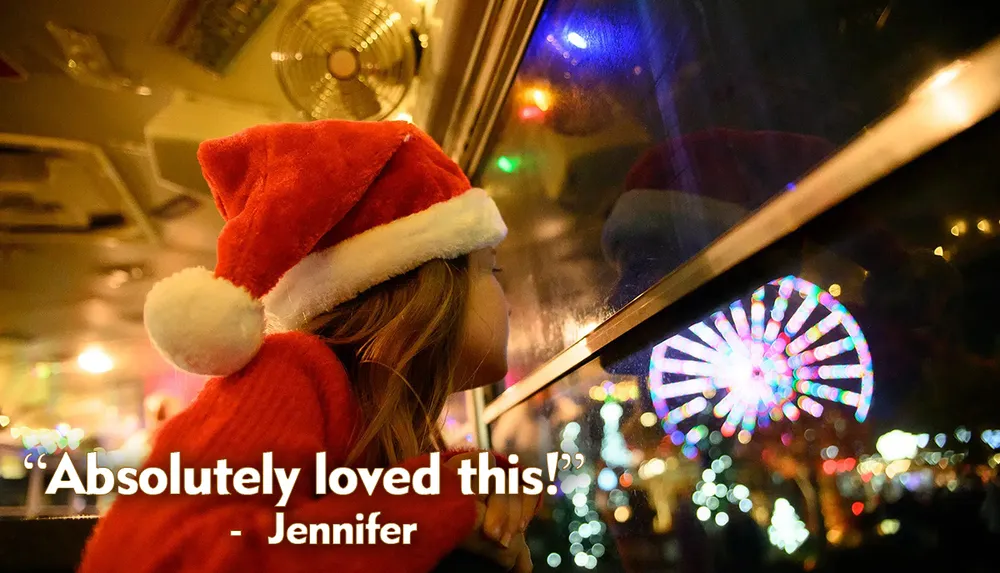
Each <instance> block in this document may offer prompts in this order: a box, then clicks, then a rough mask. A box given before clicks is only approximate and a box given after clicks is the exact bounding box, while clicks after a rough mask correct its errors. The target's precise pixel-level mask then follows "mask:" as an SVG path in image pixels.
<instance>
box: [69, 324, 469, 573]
mask: <svg viewBox="0 0 1000 573" xmlns="http://www.w3.org/2000/svg"><path fill="white" fill-rule="evenodd" d="M359 428H360V426H359V415H358V410H357V407H356V405H355V402H354V400H353V398H352V394H351V391H350V384H349V382H348V379H347V374H346V372H345V371H344V368H343V366H342V365H341V363H340V362H339V360H337V358H336V356H335V355H334V353H333V352H332V351H331V350H330V349H329V348H328V347H327V346H326V345H325V344H323V343H322V341H320V340H319V339H317V338H315V337H313V336H310V335H307V334H303V333H287V334H280V335H272V336H269V337H268V338H267V340H266V341H265V343H264V346H263V348H262V349H261V351H260V353H259V354H258V355H257V357H256V358H255V359H254V361H253V362H251V363H250V364H249V365H248V366H247V367H246V368H244V369H243V370H242V371H240V372H238V373H237V374H234V375H232V376H229V377H226V378H220V379H214V380H211V381H209V382H208V383H207V384H206V386H205V388H204V390H202V392H201V394H200V395H199V396H198V397H197V399H196V400H195V401H194V402H193V403H192V404H191V405H190V406H189V407H188V408H187V409H186V410H184V411H183V412H181V413H180V414H178V415H177V416H176V417H175V418H173V419H172V420H170V421H169V422H168V423H167V424H166V425H165V426H164V427H163V428H162V430H161V432H160V434H159V436H158V437H157V439H156V443H155V444H154V446H153V449H152V452H151V454H150V456H149V459H148V460H147V461H146V464H145V467H161V468H166V467H167V466H168V462H169V454H170V453H171V452H180V454H181V459H182V463H183V466H184V467H195V468H200V467H215V464H216V462H217V460H219V459H226V460H227V462H228V466H229V467H230V468H240V467H256V468H258V469H259V468H260V466H261V460H262V455H263V453H264V452H273V453H274V466H275V467H282V468H301V470H302V471H301V473H300V475H299V477H298V479H297V481H296V485H295V490H294V493H293V494H292V496H291V498H290V499H289V501H288V504H287V505H286V506H285V507H284V508H278V507H275V505H276V503H277V501H278V498H279V496H278V495H277V494H275V495H273V496H270V497H264V496H242V495H228V496H221V495H211V496H187V495H170V494H168V493H164V494H161V495H158V496H147V495H144V494H138V495H132V496H120V497H119V498H118V499H117V500H116V501H115V503H114V504H113V505H112V507H111V509H110V510H109V511H108V513H107V515H105V516H104V517H103V518H102V519H101V521H100V522H99V524H98V526H97V528H96V530H95V532H94V535H93V537H92V538H91V539H90V541H89V542H88V544H87V547H86V550H85V552H84V556H83V563H82V565H81V568H80V573H116V572H123V573H124V572H128V573H154V572H155V573H160V572H162V573H189V572H206V573H224V572H233V573H237V572H238V573H244V572H247V571H261V572H282V573H286V572H287V573H292V572H296V571H309V572H312V571H317V570H319V571H336V572H337V573H349V572H354V571H358V572H360V571H365V572H371V571H376V572H388V571H393V572H404V573H409V572H412V573H421V572H426V571H430V570H432V569H433V568H434V567H435V565H436V564H437V563H438V562H439V561H440V560H441V559H442V558H443V557H444V556H445V555H446V554H448V553H449V552H451V551H452V550H454V549H455V548H456V547H457V546H458V544H459V543H460V542H461V541H462V539H463V538H465V537H466V535H468V534H469V533H470V532H471V531H472V529H473V527H474V525H475V521H476V509H475V503H474V502H475V497H474V496H466V495H462V493H461V491H460V481H459V478H458V475H457V473H455V472H454V471H453V470H451V469H449V468H446V467H442V468H441V481H440V485H441V493H440V495H433V496H419V495H414V494H412V493H411V494H409V495H403V496H390V495H388V494H387V493H386V492H385V491H384V490H382V488H381V487H379V488H378V489H377V490H376V493H375V495H373V496H369V495H368V494H367V492H365V491H364V490H363V488H361V487H359V492H360V493H355V494H352V495H351V496H335V495H327V496H325V497H321V498H316V497H315V496H314V495H313V493H312V492H313V491H314V487H315V484H314V480H315V477H314V476H315V457H316V453H317V452H327V464H326V471H327V472H329V471H331V470H332V469H333V468H335V467H337V466H339V465H342V464H343V463H344V461H345V458H346V455H347V453H348V451H349V449H350V447H351V445H352V437H353V436H356V435H357V431H358V430H359ZM446 458H447V456H442V462H443V461H444V460H445V459H446ZM426 465H427V456H423V457H421V458H418V459H413V460H409V461H408V462H407V463H404V464H403V466H405V467H408V468H410V469H411V472H412V470H415V469H417V468H420V467H425V466H426ZM275 490H276V491H277V490H278V488H277V486H276V487H275ZM277 512H282V513H284V517H285V526H286V527H287V526H288V525H289V524H291V523H306V524H310V523H327V524H331V523H352V524H353V523H356V522H357V520H356V518H355V516H356V514H358V513H362V514H369V513H373V512H381V515H380V516H379V518H378V522H379V523H381V524H385V523H398V524H404V523H414V524H417V526H418V527H417V530H416V532H415V533H413V536H412V539H411V544H410V545H403V544H397V545H387V544H377V545H293V544H290V543H288V540H287V538H286V539H285V541H284V542H282V543H280V544H276V545H269V544H268V543H267V538H268V537H271V536H272V535H274V531H275V514H276V513H277ZM231 530H240V531H241V532H242V534H241V535H240V536H232V535H231V534H230V531H231Z"/></svg>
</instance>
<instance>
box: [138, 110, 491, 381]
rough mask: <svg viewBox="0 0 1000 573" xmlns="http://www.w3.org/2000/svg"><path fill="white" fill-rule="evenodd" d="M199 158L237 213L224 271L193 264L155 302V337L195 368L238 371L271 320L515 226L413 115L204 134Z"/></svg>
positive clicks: (302, 316) (291, 325) (306, 311)
mask: <svg viewBox="0 0 1000 573" xmlns="http://www.w3.org/2000/svg"><path fill="white" fill-rule="evenodd" d="M198 159H199V161H200V162H201V165H202V171H203V173H204V175H205V179H206V180H207V181H208V183H209V186H210V187H211V189H212V194H213V196H214V198H215V203H216V206H217V207H218V209H219V212H220V213H221V214H222V216H223V218H224V219H225V221H226V223H225V227H224V228H223V230H222V233H221V234H220V236H219V241H218V262H217V264H216V268H215V272H214V273H213V272H211V271H208V270H206V269H203V268H195V269H186V270H183V271H181V272H179V273H177V274H175V275H173V276H171V277H169V278H167V279H164V280H163V281H161V282H159V283H158V284H156V285H155V286H154V287H153V289H152V290H151V291H150V293H149V295H148V297H147V299H146V305H145V323H146V329H147V331H148V333H149V336H150V339H151V340H152V342H153V345H154V346H155V347H156V349H157V350H158V351H159V352H160V354H162V355H163V357H164V358H165V359H166V360H168V361H169V362H170V363H171V364H173V365H174V366H176V367H177V368H179V369H181V370H184V371H187V372H191V373H195V374H202V375H211V376H225V375H228V374H231V373H234V372H236V371H238V370H240V369H241V368H243V367H244V366H245V365H246V364H248V363H249V362H250V361H251V360H252V359H253V357H254V356H255V355H256V354H257V352H258V351H259V349H260V347H261V344H262V343H263V340H264V335H265V330H268V331H269V332H281V331H290V330H296V329H298V328H301V327H302V326H304V325H305V324H306V323H308V322H309V321H310V320H312V319H313V318H315V317H316V316H318V315H320V314H322V313H324V312H327V311H328V310H330V309H331V308H333V307H334V306H336V305H337V304H340V303H342V302H345V301H347V300H350V299H352V298H354V297H356V296H357V295H358V294H360V293H361V292H363V291H365V290H367V289H369V288H371V287H372V286H375V285H377V284H379V283H382V282H384V281H386V280H388V279H390V278H392V277H395V276H398V275H401V274H403V273H406V272H409V271H411V270H413V269H415V268H417V267H419V266H420V265H422V264H423V263H425V262H427V261H430V260H432V259H450V258H455V257H458V256H461V255H464V254H468V253H470V252H472V251H475V250H477V249H481V248H485V247H491V246H495V245H497V244H498V243H500V241H502V240H503V238H504V237H505V236H506V233H507V228H506V226H505V225H504V222H503V219H502V218H501V216H500V212H499V211H498V209H497V207H496V205H495V204H494V202H493V201H492V199H490V197H489V196H488V195H487V194H486V192H485V191H483V190H482V189H473V188H472V186H471V184H470V183H469V180H468V179H467V178H466V176H465V175H464V174H463V173H462V170H461V169H460V168H459V167H458V166H457V165H456V164H455V163H454V162H453V161H452V160H451V159H450V158H448V156H447V155H445V153H444V152H443V151H442V150H441V149H440V148H439V147H438V146H437V144H435V143H434V141H433V140H432V139H430V137H428V136H427V135H426V134H424V133H423V132H421V131H420V130H419V129H417V128H416V127H414V126H413V125H411V124H409V123H405V122H380V123H363V122H345V121H316V122H309V123H292V124H272V125H262V126H258V127H254V128H251V129H249V130H246V131H244V132H241V133H239V134H237V135H234V136H231V137H226V138H222V139H217V140H213V141H207V142H205V143H203V144H202V146H201V147H200V149H199V151H198Z"/></svg>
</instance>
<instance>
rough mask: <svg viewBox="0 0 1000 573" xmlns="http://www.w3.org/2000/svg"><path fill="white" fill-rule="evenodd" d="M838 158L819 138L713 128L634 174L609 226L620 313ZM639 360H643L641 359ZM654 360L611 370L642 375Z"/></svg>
mask: <svg viewBox="0 0 1000 573" xmlns="http://www.w3.org/2000/svg"><path fill="white" fill-rule="evenodd" d="M831 151H833V146H832V145H831V144H830V143H829V142H827V141H826V140H823V139H820V138H818V137H811V136H804V135H795V134H788V133H778V132H743V131H735V130H731V129H711V130H708V131H703V132H698V133H694V134H690V135H686V136H684V137H680V138H677V139H671V140H669V141H667V142H665V143H663V144H661V145H659V146H657V147H655V148H653V149H651V150H650V151H648V152H647V153H646V154H645V155H644V156H643V157H641V158H640V159H639V160H638V161H637V162H636V164H635V165H634V166H633V167H632V169H631V170H630V172H629V174H628V176H627V177H626V180H625V185H626V189H627V191H626V192H625V193H623V194H622V195H621V196H620V197H619V198H618V200H617V202H616V203H615V205H614V208H613V209H612V211H611V214H610V216H609V217H608V219H607V221H606V222H605V225H604V229H603V236H602V244H603V247H604V252H605V255H606V256H607V257H608V259H610V260H611V261H612V262H613V263H614V264H615V266H617V267H618V269H619V271H620V273H621V277H620V278H619V281H618V284H617V286H616V288H615V291H614V292H613V293H612V295H611V301H610V304H611V306H612V307H613V308H614V309H618V308H621V307H623V306H624V305H625V304H627V303H628V302H629V301H631V300H633V299H634V298H635V297H637V296H639V295H640V294H641V293H642V292H644V291H645V290H646V289H648V288H649V287H651V286H652V285H653V284H654V283H655V282H656V281H658V280H660V279H661V278H663V277H664V276H665V275H666V274H667V273H669V272H670V271H672V270H674V269H675V268H677V267H678V266H680V265H681V264H682V263H683V262H684V261H686V260H688V259H690V258H691V257H693V256H695V255H696V254H697V253H698V252H699V251H701V250H702V249H704V248H705V247H707V246H708V245H709V244H710V243H711V242H712V241H713V240H715V239H716V238H717V237H719V236H720V235H721V234H723V233H724V232H725V231H726V230H728V229H730V228H732V227H733V226H734V225H736V224H737V223H738V222H739V221H740V219H742V218H743V217H744V216H746V214H747V213H748V212H750V211H751V210H753V209H756V208H757V207H759V206H760V205H761V204H762V203H764V201H766V200H767V199H768V198H770V197H771V196H773V195H774V194H776V193H777V192H779V191H780V190H781V189H783V188H784V187H785V186H786V185H788V184H789V183H790V182H792V181H794V180H796V179H797V178H798V177H801V176H802V175H803V174H805V173H806V172H807V171H808V170H809V169H810V168H811V167H813V166H814V165H816V164H817V163H819V162H820V161H821V160H822V159H823V158H824V157H825V156H827V155H829V154H830V152H831ZM640 354H641V353H640ZM648 361H649V357H648V354H647V355H645V356H634V357H631V358H629V359H627V360H626V361H625V362H627V363H628V364H626V363H625V362H623V363H621V364H618V365H617V367H616V368H613V371H615V372H623V371H629V372H633V373H639V372H641V371H642V370H643V369H645V368H648Z"/></svg>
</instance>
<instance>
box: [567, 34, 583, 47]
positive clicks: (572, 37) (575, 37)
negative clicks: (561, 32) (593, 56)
mask: <svg viewBox="0 0 1000 573" xmlns="http://www.w3.org/2000/svg"><path fill="white" fill-rule="evenodd" d="M566 41H567V42H569V43H570V44H573V45H574V46H576V47H577V48H580V49H581V50H586V49H587V40H584V39H583V36H581V35H580V34H577V33H576V32H570V33H569V34H566Z"/></svg>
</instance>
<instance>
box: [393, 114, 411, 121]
mask: <svg viewBox="0 0 1000 573" xmlns="http://www.w3.org/2000/svg"><path fill="white" fill-rule="evenodd" d="M392 119H393V120H394V121H405V122H406V123H413V116H412V115H410V114H408V113H406V112H401V113H397V114H396V116H395V117H393V118H392Z"/></svg>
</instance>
